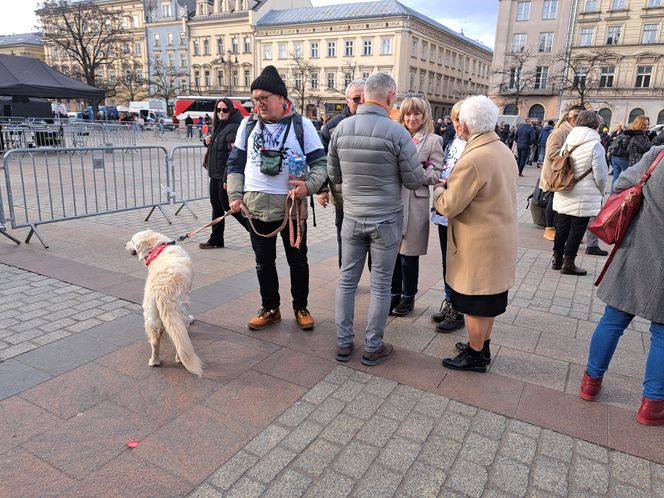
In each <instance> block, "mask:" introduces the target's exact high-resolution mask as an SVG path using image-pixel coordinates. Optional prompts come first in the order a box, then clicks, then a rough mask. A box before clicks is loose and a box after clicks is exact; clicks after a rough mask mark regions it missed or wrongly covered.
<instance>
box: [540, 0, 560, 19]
mask: <svg viewBox="0 0 664 498" xmlns="http://www.w3.org/2000/svg"><path fill="white" fill-rule="evenodd" d="M557 13H558V0H544V9H543V10H542V19H555V18H556V14H557Z"/></svg>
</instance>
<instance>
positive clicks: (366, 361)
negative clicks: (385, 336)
mask: <svg viewBox="0 0 664 498" xmlns="http://www.w3.org/2000/svg"><path fill="white" fill-rule="evenodd" d="M392 353H394V348H393V347H392V344H389V343H387V342H384V343H383V345H382V346H381V347H380V348H379V349H378V351H374V352H373V353H368V352H367V351H365V352H364V354H363V355H362V364H363V365H367V366H369V367H373V366H374V365H378V364H379V363H382V362H384V361H385V360H387V359H388V358H389V357H390V356H392Z"/></svg>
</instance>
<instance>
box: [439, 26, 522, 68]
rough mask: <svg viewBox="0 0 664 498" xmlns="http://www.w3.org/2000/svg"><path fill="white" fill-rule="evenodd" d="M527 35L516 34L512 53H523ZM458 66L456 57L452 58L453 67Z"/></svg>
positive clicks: (513, 39)
mask: <svg viewBox="0 0 664 498" xmlns="http://www.w3.org/2000/svg"><path fill="white" fill-rule="evenodd" d="M526 40H527V36H526V33H514V38H512V52H523V51H524V50H525V49H526ZM455 65H456V63H455V61H454V55H453V56H452V67H454V66H455Z"/></svg>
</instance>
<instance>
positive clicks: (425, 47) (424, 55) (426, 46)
mask: <svg viewBox="0 0 664 498" xmlns="http://www.w3.org/2000/svg"><path fill="white" fill-rule="evenodd" d="M428 58H429V44H428V43H427V42H425V41H423V42H422V59H423V60H427V59H428Z"/></svg>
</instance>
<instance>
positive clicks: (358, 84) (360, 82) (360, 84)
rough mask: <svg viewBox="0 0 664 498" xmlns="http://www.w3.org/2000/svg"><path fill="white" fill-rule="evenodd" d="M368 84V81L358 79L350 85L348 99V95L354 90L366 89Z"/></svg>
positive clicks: (347, 88)
mask: <svg viewBox="0 0 664 498" xmlns="http://www.w3.org/2000/svg"><path fill="white" fill-rule="evenodd" d="M365 84H366V81H365V80H363V79H361V78H360V79H356V80H353V81H351V82H350V83H348V86H347V87H346V97H348V94H349V93H350V91H351V90H352V89H353V88H359V87H362V88H364V85H365Z"/></svg>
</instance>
